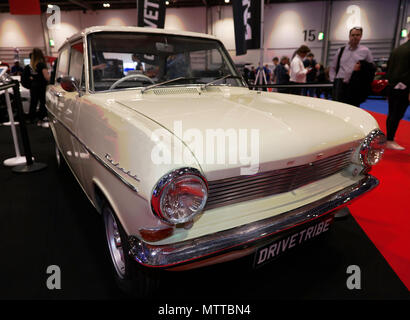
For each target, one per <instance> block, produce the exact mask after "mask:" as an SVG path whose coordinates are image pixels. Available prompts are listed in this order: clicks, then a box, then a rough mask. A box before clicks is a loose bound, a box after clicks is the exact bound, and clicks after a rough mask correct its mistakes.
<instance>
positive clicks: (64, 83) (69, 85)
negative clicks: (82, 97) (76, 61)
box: [59, 76, 80, 93]
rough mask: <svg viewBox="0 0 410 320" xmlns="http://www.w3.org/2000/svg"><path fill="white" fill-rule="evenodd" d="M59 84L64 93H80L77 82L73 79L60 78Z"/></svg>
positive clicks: (68, 77) (67, 77)
mask: <svg viewBox="0 0 410 320" xmlns="http://www.w3.org/2000/svg"><path fill="white" fill-rule="evenodd" d="M59 82H60V84H61V87H62V88H63V89H64V90H65V91H68V92H74V91H77V92H78V93H80V88H79V85H78V81H77V80H76V79H75V78H74V77H71V76H65V77H62V78H61V79H60V81H59Z"/></svg>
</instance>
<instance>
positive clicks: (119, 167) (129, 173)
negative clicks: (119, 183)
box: [105, 153, 140, 181]
mask: <svg viewBox="0 0 410 320" xmlns="http://www.w3.org/2000/svg"><path fill="white" fill-rule="evenodd" d="M105 159H107V160H108V162H109V163H111V164H112V165H113V166H114V167H115V168H116V169H117V170H119V171H121V172H122V173H125V174H126V175H127V176H129V177H131V178H133V179H134V180H136V181H140V179H138V177H137V175H135V174H133V173H132V172H131V171H129V170H127V169H124V168H122V167H121V166H120V163H119V162H115V161H114V160H113V158H111V155H110V154H108V153H106V154H105Z"/></svg>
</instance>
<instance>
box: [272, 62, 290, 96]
mask: <svg viewBox="0 0 410 320" xmlns="http://www.w3.org/2000/svg"><path fill="white" fill-rule="evenodd" d="M275 79H276V84H289V58H288V57H286V56H283V57H282V58H281V59H280V63H279V64H278V66H277V67H276V68H275ZM278 92H280V93H289V89H287V88H278Z"/></svg>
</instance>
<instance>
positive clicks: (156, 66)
mask: <svg viewBox="0 0 410 320" xmlns="http://www.w3.org/2000/svg"><path fill="white" fill-rule="evenodd" d="M56 76H57V82H56V84H55V85H50V86H49V87H48V89H47V109H48V112H49V118H50V124H51V129H52V132H53V135H54V138H55V142H56V156H57V161H58V163H59V164H60V165H61V164H62V160H63V159H64V160H65V162H66V163H67V164H68V166H69V168H70V169H71V171H72V172H73V174H74V175H75V177H76V179H77V180H78V182H79V184H80V185H81V187H82V188H83V190H84V192H85V194H86V195H87V197H88V198H89V200H90V201H91V203H92V204H93V205H94V206H95V208H96V209H97V210H98V212H100V213H101V214H102V217H103V220H104V223H105V228H106V235H107V244H108V248H109V252H110V254H111V257H112V261H113V265H114V267H115V276H116V279H117V281H118V283H119V285H120V286H121V287H122V288H123V289H126V290H130V291H133V292H137V293H144V292H147V291H149V290H150V289H152V288H153V287H155V285H156V284H157V278H158V277H157V276H158V273H160V272H159V270H164V269H165V270H186V269H191V268H196V267H200V266H205V265H210V264H215V263H220V262H224V261H229V260H232V259H237V258H240V257H243V256H246V255H251V254H253V255H254V260H253V261H254V265H255V266H259V265H263V264H264V263H266V262H267V261H269V260H271V259H272V258H274V257H276V256H277V255H279V254H281V253H282V252H284V251H286V250H288V249H290V248H292V247H295V246H300V245H302V244H303V242H305V241H307V240H309V239H311V238H314V237H316V236H318V235H319V234H321V233H323V232H325V231H327V230H328V228H329V225H330V223H331V222H332V220H333V216H334V214H335V212H337V211H338V210H340V209H342V208H344V207H345V206H346V205H348V204H349V202H350V201H352V200H354V199H356V198H357V197H359V196H360V195H362V194H364V193H366V192H368V191H369V190H371V189H373V188H374V187H375V186H376V185H377V184H378V180H377V179H376V178H374V177H373V176H371V175H369V171H370V169H371V167H372V166H373V165H375V164H376V163H377V162H378V161H379V160H380V158H381V156H382V154H383V144H384V141H385V137H384V134H383V133H382V132H381V131H380V130H379V129H378V125H377V122H376V121H375V119H374V118H372V117H371V116H370V115H369V114H368V113H367V112H365V111H363V110H360V109H359V108H356V107H352V106H349V105H345V104H341V103H337V102H331V101H327V100H322V99H315V98H308V97H301V96H295V95H286V94H279V93H270V92H261V91H253V90H249V88H248V87H247V85H246V84H245V82H244V81H243V79H242V77H241V76H240V75H239V74H238V72H237V71H236V69H235V67H234V64H233V62H232V60H231V58H230V56H229V54H228V52H227V51H226V49H225V48H224V46H223V45H222V43H221V42H220V41H219V40H218V39H216V38H215V37H213V36H210V35H206V34H198V33H190V32H180V31H167V30H158V29H149V28H137V27H92V28H88V29H85V30H84V31H82V32H81V33H78V34H76V35H74V36H72V37H71V38H70V39H68V40H67V41H66V42H65V43H64V45H63V46H62V47H61V49H60V51H59V57H58V66H57V72H56ZM340 236H341V237H343V234H341V235H340Z"/></svg>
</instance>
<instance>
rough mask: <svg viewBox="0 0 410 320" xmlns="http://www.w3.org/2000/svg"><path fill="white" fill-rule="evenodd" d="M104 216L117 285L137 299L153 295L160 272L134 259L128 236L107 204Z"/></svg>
mask: <svg viewBox="0 0 410 320" xmlns="http://www.w3.org/2000/svg"><path fill="white" fill-rule="evenodd" d="M102 214H103V218H104V226H105V234H106V239H107V244H108V251H109V254H110V256H111V260H112V264H113V267H114V276H115V280H116V282H117V285H118V286H119V287H120V289H121V290H122V291H124V292H125V293H127V294H130V295H132V296H135V297H146V296H150V295H152V294H153V293H154V292H155V290H156V289H157V288H158V286H159V282H160V272H158V271H157V270H151V269H149V268H146V267H143V266H141V265H139V264H138V262H136V261H134V260H133V259H132V257H131V255H130V254H129V252H130V247H129V243H128V241H127V235H126V233H125V231H124V229H123V227H122V226H121V223H120V221H119V220H118V218H117V217H116V215H115V213H114V211H113V210H112V208H111V206H110V205H108V204H107V203H106V204H104V206H103V209H102Z"/></svg>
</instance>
